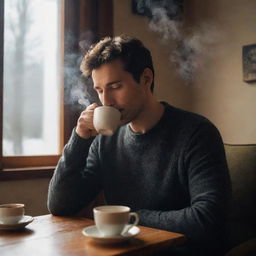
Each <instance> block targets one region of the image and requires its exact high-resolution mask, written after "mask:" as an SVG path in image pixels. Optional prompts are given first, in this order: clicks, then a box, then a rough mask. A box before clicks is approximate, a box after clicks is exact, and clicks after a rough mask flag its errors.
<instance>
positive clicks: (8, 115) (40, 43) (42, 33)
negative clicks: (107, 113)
mask: <svg viewBox="0 0 256 256" xmlns="http://www.w3.org/2000/svg"><path fill="white" fill-rule="evenodd" d="M103 2H104V3H103ZM88 32H90V35H92V36H91V38H90V40H89V41H88V42H86V43H87V44H91V43H93V42H94V41H95V40H97V39H98V38H100V37H102V36H105V35H111V34H112V1H111V0H105V1H100V0H82V1H73V0H3V1H0V142H1V143H0V180H1V177H2V176H1V175H3V173H4V172H5V171H10V169H12V170H13V169H15V170H17V168H22V170H23V171H24V170H25V171H26V170H28V169H31V168H32V169H33V170H35V169H40V168H41V170H45V169H47V168H48V169H51V170H52V169H53V168H54V166H55V165H56V163H57V161H58V159H59V157H60V155H61V151H62V148H63V146H64V144H65V143H66V142H67V140H68V138H69V137H70V134H71V131H72V129H73V127H74V126H75V124H76V120H77V118H78V116H79V114H80V111H81V109H79V108H77V107H76V103H75V102H72V103H71V101H69V100H67V101H66V99H67V98H68V97H70V88H69V87H70V86H73V85H71V84H70V83H69V78H68V77H67V73H66V72H65V70H66V69H68V68H69V67H70V65H71V66H72V68H73V69H76V74H79V72H80V71H79V64H78V63H76V61H77V59H76V60H73V62H72V63H70V59H69V58H68V57H67V56H73V55H74V54H75V55H78V54H80V55H81V52H79V51H80V47H79V42H81V41H85V40H87V39H88V38H85V37H86V35H88ZM70 35H72V40H70ZM1 170H2V171H1Z"/></svg>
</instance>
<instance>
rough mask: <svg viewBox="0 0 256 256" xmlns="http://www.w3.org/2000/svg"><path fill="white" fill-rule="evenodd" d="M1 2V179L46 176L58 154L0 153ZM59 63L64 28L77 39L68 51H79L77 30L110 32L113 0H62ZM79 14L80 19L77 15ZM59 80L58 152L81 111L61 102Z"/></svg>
mask: <svg viewBox="0 0 256 256" xmlns="http://www.w3.org/2000/svg"><path fill="white" fill-rule="evenodd" d="M5 1H6V0H3V1H0V181H5V180H16V179H18V180H20V179H35V178H49V177H51V176H52V174H53V171H54V169H55V166H56V164H57V162H58V159H59V158H60V156H61V155H43V156H3V149H2V141H3V52H4V49H3V47H4V38H3V33H4V2H5ZM61 2H62V5H61V22H62V24H61V38H63V41H62V43H61V52H62V56H61V63H62V65H63V66H64V67H65V57H64V55H65V53H67V52H68V51H70V46H68V47H67V46H66V44H65V39H66V38H67V34H66V33H67V31H75V32H76V33H75V35H76V40H75V41H76V42H75V43H74V45H72V47H71V51H75V52H78V51H79V45H78V42H79V39H80V33H82V32H83V31H85V30H87V29H88V30H89V29H90V30H91V31H93V33H94V35H95V38H94V41H95V40H98V39H99V38H101V37H103V36H106V35H109V36H112V34H113V1H112V0H104V1H101V0H82V1H73V0H61ZM78 17H79V18H78ZM60 75H61V79H60V84H61V85H60V90H61V92H60V95H61V107H60V152H62V148H63V146H64V145H65V144H66V143H67V141H68V139H69V137H70V135H71V132H72V130H73V128H74V126H75V124H76V120H77V118H78V116H79V114H80V111H79V112H78V110H75V108H73V106H72V105H67V104H64V98H65V94H66V92H65V90H64V88H65V86H64V85H65V75H64V74H61V73H60Z"/></svg>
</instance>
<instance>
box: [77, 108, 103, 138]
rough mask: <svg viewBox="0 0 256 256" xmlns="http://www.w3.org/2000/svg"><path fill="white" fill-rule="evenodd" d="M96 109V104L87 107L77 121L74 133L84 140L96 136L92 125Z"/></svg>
mask: <svg viewBox="0 0 256 256" xmlns="http://www.w3.org/2000/svg"><path fill="white" fill-rule="evenodd" d="M97 107H99V105H98V104H96V103H93V104H91V105H89V106H88V107H87V108H86V109H85V110H84V111H83V112H82V113H81V115H80V117H79V118H78V120H77V126H76V133H77V134H78V135H79V136H80V137H82V138H84V139H89V138H91V137H94V136H96V135H97V134H98V132H97V131H96V130H95V128H94V125H93V113H94V109H95V108H97Z"/></svg>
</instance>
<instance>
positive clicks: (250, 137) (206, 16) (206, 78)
mask: <svg viewBox="0 0 256 256" xmlns="http://www.w3.org/2000/svg"><path fill="white" fill-rule="evenodd" d="M186 8H187V10H186V12H187V13H189V15H187V17H188V23H190V24H194V25H197V24H202V23H212V24H214V25H215V26H216V27H217V29H218V32H219V35H220V41H219V43H218V44H216V45H215V46H214V47H212V48H211V49H209V51H212V52H214V54H215V56H214V57H213V58H212V59H211V61H210V62H209V63H208V65H207V68H206V69H204V70H203V72H201V73H200V74H198V76H197V79H196V80H195V81H194V85H193V105H191V110H192V111H195V112H198V113H201V114H203V115H206V116H207V117H209V118H210V119H211V120H212V121H213V122H214V123H215V124H216V125H217V126H218V128H219V129H220V131H221V134H222V136H223V138H224V141H225V142H228V143H256V118H255V109H256V100H255V99H256V84H255V83H254V84H248V83H245V82H243V74H242V46H243V45H247V44H253V43H254V44H255V43H256V37H255V35H256V26H255V24H256V16H255V13H256V1H254V0H225V1H223V0H216V1H210V0H205V1H200V0H189V1H187V6H186Z"/></svg>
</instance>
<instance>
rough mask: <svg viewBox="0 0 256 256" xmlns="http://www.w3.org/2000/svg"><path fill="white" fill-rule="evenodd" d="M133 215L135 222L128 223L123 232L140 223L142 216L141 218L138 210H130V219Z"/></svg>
mask: <svg viewBox="0 0 256 256" xmlns="http://www.w3.org/2000/svg"><path fill="white" fill-rule="evenodd" d="M131 217H134V218H135V220H134V222H133V223H132V224H129V225H127V226H126V227H125V229H124V231H123V232H122V234H125V233H126V232H128V231H129V230H130V229H131V228H132V227H134V226H137V225H138V223H139V221H140V218H139V215H138V213H136V212H130V213H129V220H130V219H131Z"/></svg>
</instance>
